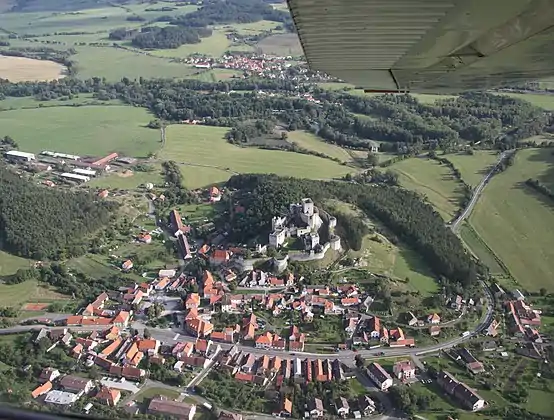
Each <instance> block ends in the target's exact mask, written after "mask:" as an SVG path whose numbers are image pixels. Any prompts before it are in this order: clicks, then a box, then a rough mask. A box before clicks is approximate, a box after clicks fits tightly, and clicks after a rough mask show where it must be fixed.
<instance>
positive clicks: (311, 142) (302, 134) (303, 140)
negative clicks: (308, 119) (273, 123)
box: [287, 130, 352, 162]
mask: <svg viewBox="0 0 554 420" xmlns="http://www.w3.org/2000/svg"><path fill="white" fill-rule="evenodd" d="M287 134H288V141H289V142H291V143H292V142H294V143H296V144H298V146H300V147H303V148H305V149H308V150H312V151H314V152H317V153H323V154H324V155H327V156H329V157H332V158H337V159H340V160H341V161H343V162H349V161H351V160H352V156H350V154H349V153H348V151H347V150H346V149H343V148H342V147H340V146H337V145H335V144H331V143H327V142H325V141H324V140H323V139H321V138H319V137H317V136H316V135H314V134H312V133H308V132H306V131H298V130H296V131H291V132H289V133H287Z"/></svg>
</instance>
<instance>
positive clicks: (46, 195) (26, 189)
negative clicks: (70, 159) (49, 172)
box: [0, 167, 116, 260]
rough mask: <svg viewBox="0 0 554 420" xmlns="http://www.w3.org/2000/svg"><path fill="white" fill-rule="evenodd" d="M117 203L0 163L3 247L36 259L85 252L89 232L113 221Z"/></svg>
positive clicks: (0, 207)
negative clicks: (33, 179) (47, 183)
mask: <svg viewBox="0 0 554 420" xmlns="http://www.w3.org/2000/svg"><path fill="white" fill-rule="evenodd" d="M115 206H116V204H114V203H112V202H104V201H103V202H97V201H96V198H95V197H94V195H93V194H87V193H74V192H68V191H62V190H57V189H47V188H43V187H41V186H38V185H35V184H32V183H30V182H28V181H27V180H26V179H23V178H20V177H19V176H18V175H16V174H15V173H13V172H12V171H10V170H9V169H7V168H5V167H0V227H1V229H0V238H1V240H2V244H3V248H4V249H5V250H7V251H9V252H11V253H13V254H16V255H20V256H22V257H28V258H33V259H36V260H43V259H47V258H49V259H56V258H61V257H63V256H77V255H81V254H83V253H85V252H86V248H85V247H84V242H85V239H86V237H87V236H88V235H90V234H91V233H93V232H94V231H96V230H97V229H99V228H100V227H102V226H103V225H105V224H107V223H108V222H109V221H110V218H111V214H112V211H113V210H114V209H115Z"/></svg>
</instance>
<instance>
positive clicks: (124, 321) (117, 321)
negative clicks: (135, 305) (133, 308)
mask: <svg viewBox="0 0 554 420" xmlns="http://www.w3.org/2000/svg"><path fill="white" fill-rule="evenodd" d="M130 320H131V313H130V312H127V311H119V313H118V314H117V315H116V316H115V318H114V319H113V320H112V323H113V325H115V326H116V327H120V328H121V327H122V328H127V327H128V326H129V321H130Z"/></svg>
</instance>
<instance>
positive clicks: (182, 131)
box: [158, 125, 351, 185]
mask: <svg viewBox="0 0 554 420" xmlns="http://www.w3.org/2000/svg"><path fill="white" fill-rule="evenodd" d="M227 131H228V129H227V128H224V127H207V126H193V125H188V126H187V125H172V126H169V127H168V128H167V140H166V144H165V147H164V148H163V149H162V150H161V151H160V153H159V154H158V157H159V158H160V159H162V160H164V159H172V160H174V161H176V162H177V163H181V164H182V167H183V168H186V169H184V170H183V172H184V176H185V182H188V183H189V184H195V185H200V184H203V185H207V184H209V183H213V182H216V181H215V179H216V178H219V179H220V181H223V180H224V179H223V177H224V175H223V174H222V170H228V171H233V172H239V173H276V174H278V175H289V176H296V177H301V178H302V177H304V178H313V179H329V178H335V177H341V176H343V175H345V174H346V173H348V172H350V171H351V168H348V167H345V166H341V165H339V164H338V163H335V162H333V161H330V160H328V159H324V158H319V157H316V156H310V155H302V154H299V153H292V152H284V151H277V150H261V149H256V148H251V147H245V148H242V147H238V146H234V145H232V144H229V143H227V142H226V141H225V139H224V135H225V133H226V132H227ZM185 164H188V165H185ZM190 164H193V165H190ZM202 165H205V166H207V168H206V167H203V169H206V170H200V169H198V168H199V167H202ZM212 169H216V172H214V173H217V175H214V176H213V178H211V179H210V180H209V182H207V181H208V180H207V179H206V177H207V176H208V174H210V173H212ZM231 174H232V172H228V173H227V174H226V176H225V177H226V178H229V177H230V176H231Z"/></svg>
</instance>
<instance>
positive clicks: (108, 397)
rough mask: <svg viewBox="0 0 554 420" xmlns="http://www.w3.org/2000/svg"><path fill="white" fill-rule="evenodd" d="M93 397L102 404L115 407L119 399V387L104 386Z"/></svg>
mask: <svg viewBox="0 0 554 420" xmlns="http://www.w3.org/2000/svg"><path fill="white" fill-rule="evenodd" d="M95 398H96V399H97V400H99V401H100V402H101V403H102V404H105V405H109V406H111V407H115V406H116V405H117V403H118V402H119V400H120V399H121V391H119V389H113V388H108V387H106V386H105V387H102V389H101V390H100V391H98V393H97V394H96V397H95Z"/></svg>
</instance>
